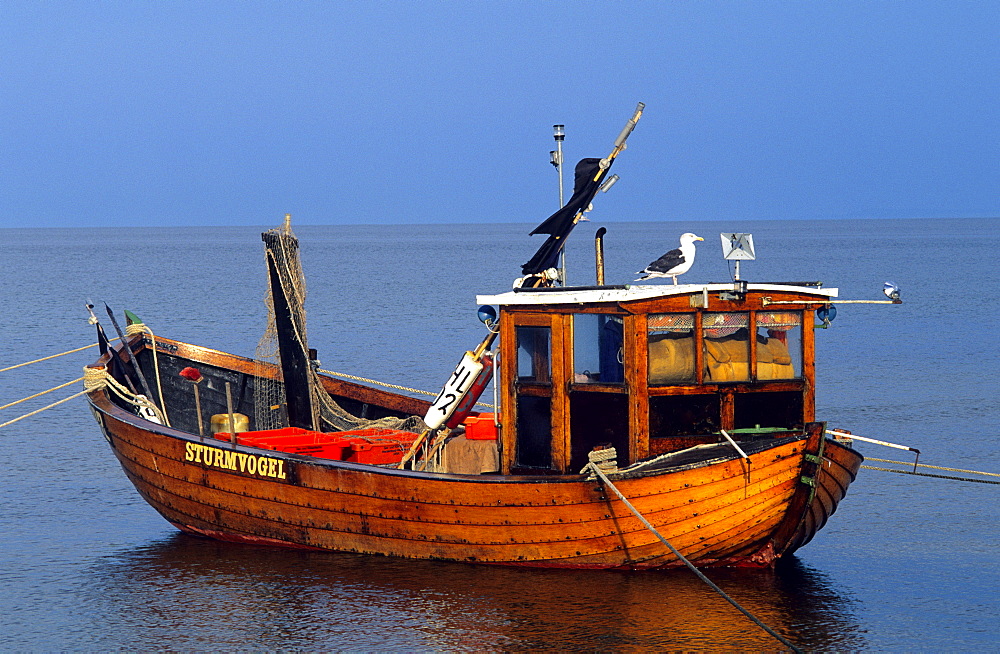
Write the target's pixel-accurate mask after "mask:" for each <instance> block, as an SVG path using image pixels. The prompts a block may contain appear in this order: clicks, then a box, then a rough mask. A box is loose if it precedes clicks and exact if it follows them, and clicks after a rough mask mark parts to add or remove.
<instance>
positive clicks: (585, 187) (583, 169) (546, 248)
mask: <svg viewBox="0 0 1000 654" xmlns="http://www.w3.org/2000/svg"><path fill="white" fill-rule="evenodd" d="M601 161H602V160H601V159H581V160H580V163H578V164H576V171H575V178H574V181H573V197H571V198H570V199H569V202H567V203H566V206H564V207H563V208H562V209H560V210H559V211H557V212H555V213H554V214H552V215H551V216H549V217H548V218H546V219H545V222H543V223H542V224H541V225H539V226H538V227H536V228H535V229H533V230H532V231H531V234H549V237H548V238H547V239H545V242H544V243H542V247H540V248H538V251H537V252H535V256H533V257H531V260H530V261H528V263H526V264H524V265H523V266H521V274H522V275H532V274H536V273H540V272H542V271H543V270H546V269H548V268H555V267H556V261H557V260H558V259H559V253H560V252H562V249H563V246H564V245H565V244H566V237H567V236H569V233H570V232H571V231H573V227H575V226H576V222H577V221H576V217H577V216H578V215H579V214H580V213H582V212H583V211H584V210H585V209H586V208H587V207H589V206H590V203H591V201H593V199H594V195H596V194H597V189H599V188H600V186H601V182H603V181H604V176H605V175H607V172H608V168H610V167H611V161H613V160H612V159H609V160H608V168H604V169H603V170H602V169H601Z"/></svg>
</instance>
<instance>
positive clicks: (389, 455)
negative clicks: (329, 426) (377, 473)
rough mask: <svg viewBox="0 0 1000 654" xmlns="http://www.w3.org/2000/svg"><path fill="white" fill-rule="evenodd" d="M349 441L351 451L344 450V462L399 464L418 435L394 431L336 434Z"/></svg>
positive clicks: (363, 431) (370, 430)
mask: <svg viewBox="0 0 1000 654" xmlns="http://www.w3.org/2000/svg"><path fill="white" fill-rule="evenodd" d="M337 435H338V436H342V437H344V438H346V439H348V440H349V441H350V444H351V449H350V451H349V452H348V451H347V450H346V449H345V452H344V454H345V455H346V458H345V459H344V460H345V461H352V462H354V463H369V464H383V465H384V464H389V463H399V462H400V461H402V460H403V455H404V454H406V452H407V451H408V450H409V449H410V445H412V444H413V441H414V440H416V438H417V436H418V434H414V433H413V432H411V431H397V430H395V429H359V430H355V431H342V432H337Z"/></svg>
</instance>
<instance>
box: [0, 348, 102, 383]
mask: <svg viewBox="0 0 1000 654" xmlns="http://www.w3.org/2000/svg"><path fill="white" fill-rule="evenodd" d="M117 340H118V339H117V338H112V339H111V341H117ZM109 342H110V341H109ZM92 347H97V343H91V344H90V345H84V346H83V347H78V348H76V349H75V350H67V351H66V352H60V353H59V354H52V355H50V356H47V357H42V358H41V359H35V360H34V361H25V362H24V363H19V364H17V365H14V366H7V367H6V368H0V372H5V371H7V370H13V369H14V368H21V367H23V366H30V365H31V364H33V363H39V362H41V361H48V360H49V359H55V358H56V357H62V356H66V355H67V354H73V353H75V352H83V351H84V350H87V349H90V348H92ZM78 381H79V380H78Z"/></svg>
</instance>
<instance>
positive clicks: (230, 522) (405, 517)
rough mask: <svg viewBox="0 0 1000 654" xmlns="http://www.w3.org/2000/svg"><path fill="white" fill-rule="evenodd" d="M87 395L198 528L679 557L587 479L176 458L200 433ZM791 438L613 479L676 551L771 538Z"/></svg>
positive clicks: (316, 539)
mask: <svg viewBox="0 0 1000 654" xmlns="http://www.w3.org/2000/svg"><path fill="white" fill-rule="evenodd" d="M92 398H93V399H94V403H95V405H96V406H97V407H98V408H99V409H100V410H102V412H104V413H105V416H104V418H103V420H104V423H105V427H106V428H107V430H108V433H109V434H111V436H112V443H113V445H114V447H115V451H116V454H117V455H118V457H119V460H120V461H121V463H122V466H123V467H124V468H125V470H126V472H127V474H128V476H129V478H130V479H131V480H132V481H133V483H135V485H136V487H137V488H138V489H139V491H140V492H141V493H142V495H143V496H144V497H145V498H147V500H148V501H149V502H150V503H151V504H152V505H153V506H154V507H155V508H156V509H157V510H158V511H160V512H161V513H162V514H163V515H164V517H166V518H167V519H168V520H169V521H170V522H172V523H174V524H178V525H183V526H185V527H189V528H190V529H191V530H194V531H198V530H200V531H203V532H224V533H228V534H231V535H233V536H234V537H236V538H244V539H248V540H253V539H261V540H268V539H270V540H275V541H278V542H281V543H285V544H288V545H293V546H305V547H318V548H322V549H339V550H348V551H357V552H365V553H378V554H388V555H394V556H406V557H418V558H448V559H456V560H477V561H484V562H494V563H509V564H518V563H528V564H538V565H542V564H544V565H560V566H562V565H565V566H571V567H572V566H584V567H646V566H651V565H673V564H674V563H676V562H675V561H670V560H665V559H664V558H663V557H664V550H663V547H662V544H660V543H659V542H658V541H657V539H656V538H655V537H654V536H653V535H652V534H651V533H650V532H649V531H648V530H646V529H645V528H644V527H643V526H642V525H641V524H640V523H639V521H638V520H636V519H635V518H634V516H632V515H631V513H629V512H628V511H627V510H626V509H625V507H624V506H623V505H621V503H620V502H618V501H617V500H609V499H608V496H607V494H606V493H605V492H604V490H603V489H602V488H601V486H600V484H598V483H597V482H596V481H594V480H583V479H581V478H579V477H570V478H565V477H562V478H548V477H547V478H496V477H494V478H490V477H465V478H458V477H456V476H454V475H427V474H423V475H421V474H418V473H409V472H403V471H395V470H386V469H382V468H374V467H367V466H358V465H350V464H343V463H332V462H331V463H323V462H319V461H308V459H305V460H303V458H302V457H292V456H288V455H283V454H281V453H276V452H267V453H259V455H265V456H271V457H280V458H282V460H283V462H284V464H285V466H286V467H285V471H286V473H287V477H288V479H287V480H285V481H279V480H275V479H262V478H260V477H259V476H255V475H249V474H247V473H242V474H241V473H238V472H234V471H229V470H220V469H218V468H214V467H206V466H204V465H200V464H194V463H192V462H187V461H184V453H185V448H187V447H188V446H189V445H192V444H201V443H200V442H199V441H198V440H197V439H192V438H190V437H187V438H184V437H183V436H182V435H180V434H171V432H172V431H174V430H170V429H168V428H159V429H158V431H159V432H162V433H157V431H154V430H150V429H144V428H142V427H140V426H137V425H136V424H133V423H136V422H137V420H135V419H134V418H133V417H132V416H130V415H129V414H127V413H125V412H122V411H121V410H118V409H117V407H113V406H111V405H110V403H108V402H107V401H106V400H105V399H104V398H103V396H102V395H101V394H99V393H97V394H95V395H94V396H92ZM116 413H118V414H119V415H118V416H117V417H116V416H115V414H116ZM209 441H210V439H209V440H207V441H206V443H205V445H208V446H211V447H213V448H219V447H221V448H227V447H230V446H229V445H228V444H225V443H221V442H209ZM238 449H239V448H238ZM797 449H798V447H797V445H796V444H795V443H792V444H790V445H785V446H782V447H781V448H776V449H774V450H767V451H765V452H762V453H760V454H759V455H757V456H756V457H755V459H754V460H753V461H752V462H751V466H750V468H751V469H750V474H749V477H747V476H746V474H745V473H746V464H745V463H744V462H742V461H739V460H735V459H734V460H729V461H727V462H724V463H721V464H715V465H709V466H707V467H705V468H703V469H698V468H696V469H693V470H687V471H679V472H672V473H668V474H660V475H657V476H651V477H647V478H640V479H623V480H620V481H619V482H618V486H619V488H620V489H621V490H622V491H623V492H624V493H626V494H627V496H629V497H630V501H632V502H633V504H634V505H635V506H636V507H637V508H638V509H639V510H640V511H642V512H643V514H644V515H646V516H647V518H648V519H650V520H651V521H652V522H653V524H655V525H657V528H659V529H662V530H663V533H664V535H665V536H666V537H667V538H669V539H671V542H674V541H676V546H678V547H680V548H682V550H681V551H682V552H686V553H690V554H691V555H692V556H693V557H695V559H696V560H704V561H706V562H708V563H711V562H713V561H721V560H725V559H727V557H731V556H732V555H733V552H735V551H737V550H740V549H747V548H750V549H754V548H755V547H757V541H760V540H761V539H766V538H767V536H768V534H769V529H770V526H771V525H773V524H774V523H775V522H776V521H777V520H778V519H779V518H780V515H781V514H782V511H783V508H782V507H783V506H784V505H785V503H786V500H785V498H786V497H787V495H788V494H789V488H790V487H794V485H795V483H796V478H797V475H798V467H799V463H798V461H799V457H798V456H797ZM243 451H246V452H254V450H250V449H245V448H244V449H243ZM734 536H735V540H734ZM744 541H753V543H748V542H744Z"/></svg>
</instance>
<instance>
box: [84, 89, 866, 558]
mask: <svg viewBox="0 0 1000 654" xmlns="http://www.w3.org/2000/svg"><path fill="white" fill-rule="evenodd" d="M640 114H641V105H640V107H639V109H637V111H636V113H635V114H634V115H633V118H632V120H630V121H629V123H628V124H627V125H626V129H625V130H623V131H622V133H621V134H620V135H619V137H618V139H617V140H616V142H615V148H614V150H613V151H612V154H611V156H609V157H605V158H602V159H585V160H583V161H581V162H580V165H578V166H577V176H576V184H575V190H574V195H573V198H572V199H571V200H570V202H568V203H567V205H566V206H565V207H564V208H563V209H561V210H560V211H559V212H557V213H556V214H554V215H553V216H552V217H550V218H549V219H548V220H547V221H546V222H545V223H543V224H542V225H540V226H539V229H537V230H536V233H545V234H548V235H549V238H548V240H547V241H546V243H545V244H544V245H543V246H542V248H541V249H540V250H539V252H538V253H536V255H535V256H534V257H533V258H532V260H531V261H529V262H528V263H527V264H525V266H524V268H523V269H522V271H521V272H522V275H523V276H522V277H520V278H519V279H518V280H517V281H516V282H515V287H514V288H512V289H511V290H506V291H502V292H498V293H493V294H483V295H480V296H478V297H477V298H476V303H477V305H481V307H480V309H479V313H480V316H481V318H482V319H483V321H484V322H485V323H486V326H487V332H486V335H485V336H484V338H483V341H482V342H481V343H479V344H478V346H477V347H475V348H473V349H471V350H470V351H468V352H465V353H464V355H462V356H461V361H460V363H459V365H458V367H457V369H455V370H454V372H452V373H450V374H449V375H448V377H447V382H446V383H445V384H444V386H443V388H442V390H441V392H440V393H439V394H438V396H437V397H436V398H434V399H433V400H431V399H427V400H425V399H420V398H417V397H413V396H412V395H411V394H408V393H407V392H405V391H399V390H395V389H393V388H384V387H381V386H380V385H378V384H375V383H371V382H363V381H357V380H356V379H346V378H342V376H335V375H331V374H327V373H325V372H323V371H322V370H320V369H319V366H318V364H317V362H316V356H315V352H314V351H311V350H310V349H309V347H308V343H307V342H306V338H305V333H306V332H305V324H304V317H303V316H304V312H303V307H302V298H303V289H304V286H303V284H304V282H303V279H302V275H301V266H300V263H299V258H298V252H299V250H298V248H299V244H298V241H297V239H296V238H295V237H294V234H293V233H292V232H291V229H290V226H289V224H288V222H287V220H286V223H285V225H284V226H283V227H279V228H277V229H275V230H271V231H268V232H265V233H264V234H263V240H264V243H265V251H266V255H267V262H268V280H269V285H270V297H271V302H270V305H271V306H270V309H271V311H270V316H271V325H270V328H269V330H268V335H267V336H266V338H265V341H266V342H267V343H268V344H269V345H268V346H267V347H263V348H259V349H258V352H257V354H256V355H255V356H254V357H253V358H248V357H243V356H237V355H234V354H227V353H223V352H221V351H217V350H214V349H209V348H206V347H202V346H199V345H194V344H189V343H183V342H180V341H176V340H171V339H169V338H164V337H161V336H159V335H156V336H154V335H153V334H152V333H151V332H150V331H149V330H148V329H146V328H145V326H144V325H142V323H141V321H139V319H138V318H136V317H135V316H134V315H131V314H128V323H129V324H128V325H127V330H126V331H125V332H121V336H122V340H121V342H120V343H119V344H118V345H117V346H113V345H112V344H111V343H110V342H109V340H108V338H107V337H106V336H105V335H104V330H103V328H102V326H101V324H100V321H98V320H97V319H96V317H94V320H93V321H94V322H96V323H97V329H98V339H99V341H100V344H101V350H102V355H101V357H100V358H99V359H98V360H97V361H96V362H95V363H93V364H92V365H91V366H89V367H88V369H87V370H86V373H87V376H86V380H85V384H86V385H87V388H88V389H89V393H88V394H87V397H88V400H89V404H90V407H91V409H92V412H93V414H94V417H95V418H96V420H97V423H98V424H99V426H100V428H101V430H102V431H103V433H104V436H105V437H106V439H107V441H108V443H109V444H110V446H111V449H112V451H113V452H114V454H115V456H116V457H117V458H118V461H119V462H120V464H121V466H122V469H123V470H124V472H125V474H126V475H127V476H128V478H129V480H130V481H131V482H132V483H133V484H134V485H135V488H136V489H137V490H138V492H139V493H140V494H141V495H142V497H143V498H144V499H145V500H146V501H147V502H148V503H149V504H150V505H151V506H152V507H153V508H154V509H155V510H156V511H157V512H159V513H160V515H162V516H163V517H164V518H165V519H166V520H167V521H169V522H170V523H171V524H172V525H174V526H175V527H177V528H178V529H180V530H182V531H184V532H187V533H191V534H196V535H201V536H207V537H211V538H215V539H219V540H223V541H234V542H242V543H253V544H265V545H274V546H283V547H293V548H309V549H315V550H335V551H344V552H357V553H363V554H369V555H384V556H394V557H406V558H415V559H437V560H448V561H466V562H475V563H483V564H498V565H516V566H535V567H551V568H579V569H651V568H662V567H671V566H677V565H681V564H682V557H683V558H685V559H687V560H688V561H690V562H692V563H694V564H695V565H698V566H751V567H767V566H771V565H773V564H774V563H775V562H776V561H777V560H778V559H780V558H781V557H786V556H788V555H790V554H792V553H793V552H795V551H796V550H797V549H798V548H800V547H802V546H803V545H805V544H806V543H808V542H809V541H810V539H812V538H813V536H814V535H815V534H816V533H817V531H818V530H819V529H821V528H822V527H823V526H824V524H825V523H826V522H827V520H828V518H829V517H830V516H831V515H832V514H833V513H834V511H835V510H836V508H837V505H838V503H839V502H840V501H841V500H842V499H843V497H844V495H845V493H846V492H847V489H848V486H849V485H850V484H851V482H852V481H853V480H854V479H855V476H856V474H857V472H858V470H859V468H860V466H861V463H862V460H863V459H862V456H861V455H860V454H859V453H858V452H857V451H855V450H854V449H853V448H852V446H851V444H852V441H851V440H850V437H849V436H846V435H836V436H831V435H829V434H828V433H826V431H825V425H824V423H822V422H819V421H817V416H816V415H815V414H816V402H815V382H816V361H815V354H816V348H815V333H816V332H815V327H816V325H817V321H820V325H821V326H822V325H823V324H824V323H825V322H826V321H828V320H829V319H830V314H831V309H832V306H831V305H832V302H833V301H834V300H835V299H836V297H837V290H836V289H834V288H825V287H823V285H822V284H819V283H799V282H796V283H748V282H747V281H746V280H740V279H734V280H726V281H724V282H720V283H683V284H678V283H677V282H676V279H675V280H674V282H675V283H674V284H638V285H608V284H605V283H604V280H603V271H602V270H601V268H600V263H598V270H597V282H598V283H596V284H595V285H592V286H565V285H560V284H559V281H558V274H557V273H554V272H553V271H554V270H556V269H555V268H554V266H553V264H554V261H555V257H557V256H558V254H559V252H560V251H561V248H562V244H564V243H565V239H566V237H567V236H568V234H569V231H570V230H571V229H572V228H573V226H574V225H576V224H577V223H578V222H579V219H580V217H581V216H582V214H583V212H584V211H585V210H586V209H587V207H588V206H589V205H590V202H591V200H592V199H593V197H594V192H595V191H596V189H597V187H598V186H599V185H600V184H601V183H602V182H603V181H604V179H605V177H606V175H607V171H608V169H609V168H610V165H611V163H612V162H613V161H614V159H615V157H616V156H617V155H618V153H620V152H621V151H622V149H624V143H625V138H627V136H628V134H629V133H630V132H631V130H632V128H633V127H634V126H635V121H636V120H638V117H639V115H640ZM598 261H600V257H599V258H598ZM108 313H109V316H110V317H111V319H112V321H113V322H114V324H115V328H116V330H117V329H118V323H117V320H116V319H115V317H114V314H113V313H112V312H111V311H110V309H109V311H108ZM119 331H120V330H119ZM448 370H450V366H445V367H443V368H442V377H444V375H445V374H447V373H448ZM403 381H405V380H403ZM488 388H492V389H493V390H492V395H493V402H492V404H493V406H492V407H484V406H482V405H481V404H478V403H477V402H482V401H484V400H485V399H489V397H488V396H489V393H486V397H484V395H483V393H484V389H488ZM487 409H489V410H487ZM665 543H669V544H670V547H669V548H668V547H667V546H666V545H665Z"/></svg>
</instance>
